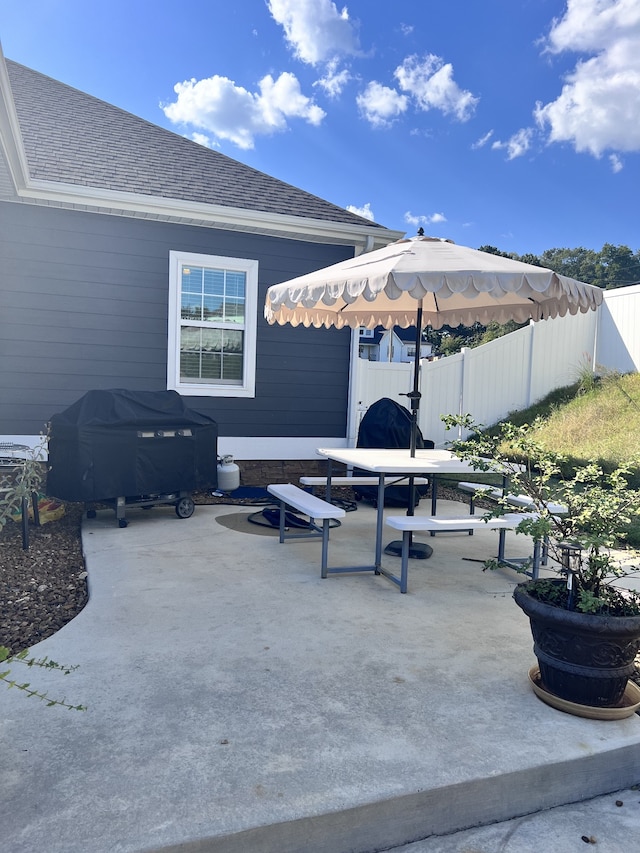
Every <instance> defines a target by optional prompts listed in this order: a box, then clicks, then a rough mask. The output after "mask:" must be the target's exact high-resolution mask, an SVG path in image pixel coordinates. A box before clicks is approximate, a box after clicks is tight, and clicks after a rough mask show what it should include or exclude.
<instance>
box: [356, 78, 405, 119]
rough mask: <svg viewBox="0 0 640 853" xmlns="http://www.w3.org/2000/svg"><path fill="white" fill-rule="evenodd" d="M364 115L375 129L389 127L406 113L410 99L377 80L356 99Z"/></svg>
mask: <svg viewBox="0 0 640 853" xmlns="http://www.w3.org/2000/svg"><path fill="white" fill-rule="evenodd" d="M356 103H357V104H358V107H359V108H360V111H361V113H362V115H363V116H364V117H365V118H366V119H367V121H369V122H370V123H371V124H372V125H373V126H374V127H388V126H389V125H390V124H391V123H392V122H393V120H394V119H396V118H398V116H399V115H401V113H403V112H405V110H406V109H407V106H408V99H407V97H406V96H405V95H401V94H400V93H399V92H396V90H395V89H390V88H389V87H388V86H383V85H382V84H381V83H378V82H377V81H376V80H373V81H372V82H371V83H369V84H368V85H367V87H366V89H365V90H364V92H362V94H360V95H358V97H357V98H356Z"/></svg>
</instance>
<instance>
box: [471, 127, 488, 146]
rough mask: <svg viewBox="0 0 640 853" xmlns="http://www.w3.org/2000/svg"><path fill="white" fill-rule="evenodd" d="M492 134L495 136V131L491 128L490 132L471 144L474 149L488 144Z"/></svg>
mask: <svg viewBox="0 0 640 853" xmlns="http://www.w3.org/2000/svg"><path fill="white" fill-rule="evenodd" d="M492 136H493V131H492V130H490V131H489V132H488V133H485V135H484V136H481V137H480V139H476V141H475V142H474V143H473V145H472V146H471V148H472V150H473V151H476V150H477V149H478V148H483V147H484V146H485V145H486V144H487V142H488V141H489V140H490V139H491V137H492Z"/></svg>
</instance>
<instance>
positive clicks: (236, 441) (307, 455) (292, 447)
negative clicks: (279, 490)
mask: <svg viewBox="0 0 640 853" xmlns="http://www.w3.org/2000/svg"><path fill="white" fill-rule="evenodd" d="M347 446H348V445H347V439H346V438H335V437H333V438H323V437H322V436H317V437H315V438H293V437H292V436H286V437H284V438H265V437H263V438H260V437H258V438H242V437H232V436H221V437H220V438H218V454H219V455H220V456H227V455H229V456H233V458H234V459H235V460H236V461H242V460H243V459H250V460H255V459H264V460H276V461H278V460H296V459H315V460H321V459H324V458H325V457H323V456H320V455H319V454H318V448H319V447H347Z"/></svg>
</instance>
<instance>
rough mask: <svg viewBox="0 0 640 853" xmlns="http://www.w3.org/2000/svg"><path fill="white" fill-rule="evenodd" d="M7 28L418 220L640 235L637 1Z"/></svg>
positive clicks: (87, 84) (5, 19)
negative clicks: (639, 214)
mask: <svg viewBox="0 0 640 853" xmlns="http://www.w3.org/2000/svg"><path fill="white" fill-rule="evenodd" d="M0 42H1V43H2V48H3V51H4V54H5V56H7V57H8V58H10V59H14V60H16V61H17V62H21V63H23V64H24V65H28V66H29V67H31V68H34V69H36V70H38V71H40V72H42V73H45V74H47V75H49V76H51V77H54V78H56V79H58V80H61V81H62V82H64V83H67V84H69V85H71V86H74V87H76V88H78V89H81V90H83V91H85V92H88V93H90V94H92V95H95V96H97V97H99V98H102V99H103V100H106V101H109V102H110V103H112V104H115V105H116V106H119V107H121V108H123V109H125V110H128V111H129V112H132V113H135V114H136V115H139V116H142V117H143V118H145V119H147V120H149V121H151V122H154V123H155V124H159V125H161V126H163V127H166V128H168V129H171V130H173V131H175V132H177V133H181V134H183V135H185V136H188V137H190V138H193V139H195V140H196V141H199V142H200V143H202V144H206V145H208V146H210V147H212V148H214V149H217V150H219V151H221V152H223V153H224V154H226V155H228V156H230V157H233V158H235V159H237V160H241V161H242V162H244V163H247V164H248V165H250V166H253V167H254V168H257V169H260V170H261V171H264V172H267V173H269V174H271V175H273V176H275V177H277V178H280V179H281V180H284V181H286V182H288V183H291V184H294V185H296V186H299V187H301V188H303V189H305V190H307V191H309V192H312V193H314V194H316V195H319V196H321V197H323V198H326V199H328V200H329V201H332V202H333V203H335V204H338V205H340V206H341V207H350V208H351V209H354V210H356V211H357V212H361V213H363V214H364V215H366V216H368V217H370V218H373V219H375V221H377V222H379V223H381V224H383V225H386V226H387V227H389V228H394V229H398V230H402V231H406V232H407V233H408V234H409V235H412V234H415V232H416V229H417V228H418V227H419V226H422V227H423V228H424V229H425V232H426V233H427V234H432V235H434V236H441V237H448V238H450V239H453V240H454V241H455V242H457V243H462V244H465V245H468V246H473V247H478V246H480V245H483V244H491V245H494V246H497V247H498V248H500V249H502V250H503V251H511V252H517V253H518V254H522V253H525V252H534V253H536V254H539V253H541V252H542V251H544V250H545V249H550V248H555V247H578V246H583V247H585V248H589V249H596V250H599V249H600V248H601V247H602V245H603V244H604V243H605V242H609V243H614V244H616V245H618V244H624V245H627V246H629V247H630V248H631V249H632V250H633V251H634V252H635V251H637V250H638V249H639V248H640V237H639V236H638V221H639V218H640V217H639V216H638V191H639V189H640V3H639V2H638V0H569V2H561V0H484V2H480V0H447V2H442V0H439V2H435V0H411V2H405V0H396V2H382V0H378V2H372V0H352V2H349V3H347V4H346V5H344V4H342V3H334V2H332V0H234V2H228V0H208V2H205V0H181V2H179V3H178V2H171V0H155V2H153V3H151V2H141V0H138V2H136V0H128V2H123V0H109V2H104V0H92V2H90V3H87V2H86V0H29V2H28V3H17V2H11V3H9V2H6V3H2V4H1V5H0Z"/></svg>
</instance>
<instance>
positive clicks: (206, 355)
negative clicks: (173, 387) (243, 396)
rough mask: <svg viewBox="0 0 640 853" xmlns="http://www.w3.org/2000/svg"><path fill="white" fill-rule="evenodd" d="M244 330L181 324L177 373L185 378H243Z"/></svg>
mask: <svg viewBox="0 0 640 853" xmlns="http://www.w3.org/2000/svg"><path fill="white" fill-rule="evenodd" d="M243 340H244V333H243V332H240V331H227V330H224V329H203V328H197V329H194V328H182V329H181V331H180V377H181V379H182V380H183V381H186V382H190V381H191V382H211V383H212V384H213V383H219V382H229V383H232V384H235V385H239V384H241V383H242V380H243V352H242V347H243Z"/></svg>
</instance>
